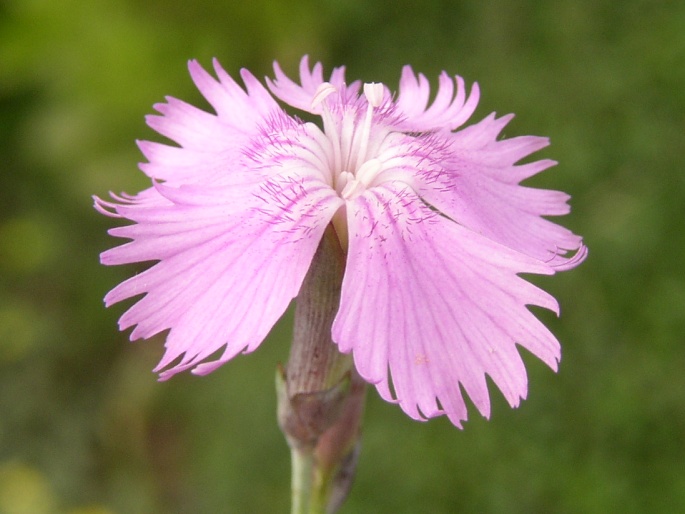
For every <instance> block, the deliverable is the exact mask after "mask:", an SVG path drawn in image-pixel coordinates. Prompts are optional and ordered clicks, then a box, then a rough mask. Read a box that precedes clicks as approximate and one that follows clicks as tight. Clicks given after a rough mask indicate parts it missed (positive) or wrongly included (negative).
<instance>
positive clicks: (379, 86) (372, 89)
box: [364, 82, 383, 107]
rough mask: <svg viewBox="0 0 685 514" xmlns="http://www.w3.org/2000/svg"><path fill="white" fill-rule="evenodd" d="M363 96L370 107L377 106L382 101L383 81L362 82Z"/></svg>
mask: <svg viewBox="0 0 685 514" xmlns="http://www.w3.org/2000/svg"><path fill="white" fill-rule="evenodd" d="M364 96H365V97H366V100H367V101H368V102H369V104H370V105H371V107H378V106H379V105H381V103H383V83H382V82H367V83H366V84H364Z"/></svg>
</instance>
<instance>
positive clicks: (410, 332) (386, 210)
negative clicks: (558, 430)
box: [333, 182, 560, 426]
mask: <svg viewBox="0 0 685 514" xmlns="http://www.w3.org/2000/svg"><path fill="white" fill-rule="evenodd" d="M347 223H348V227H349V251H348V260H347V268H346V271H345V277H344V279H343V285H342V297H341V302H340V310H339V312H338V315H337V317H336V319H335V322H334V324H333V339H334V341H336V342H337V344H338V346H339V348H340V350H341V351H342V352H345V353H347V352H350V351H351V352H352V353H353V356H354V361H355V365H356V367H357V369H358V370H359V372H360V374H361V375H362V377H364V378H365V379H366V380H368V381H369V382H372V383H374V384H376V387H377V388H378V390H379V392H380V394H381V395H382V396H383V398H384V399H386V400H390V401H393V400H394V399H396V400H397V401H398V402H399V404H400V406H401V407H402V409H403V410H404V411H405V412H406V413H407V414H409V415H410V416H411V417H412V418H414V419H426V418H430V417H434V416H438V415H441V414H446V415H447V416H448V417H449V419H450V420H451V421H452V423H454V424H455V425H457V426H461V422H462V421H463V420H465V419H466V417H467V412H466V405H465V403H464V399H463V397H462V393H461V390H460V386H461V387H463V388H464V390H465V391H466V393H467V394H468V395H469V397H470V398H471V400H472V401H473V403H474V404H475V405H476V407H477V408H478V410H479V411H480V412H481V413H482V414H483V415H484V416H486V417H487V416H489V414H490V399H489V394H488V389H487V383H486V380H485V375H486V374H487V375H489V376H490V377H491V378H492V380H493V381H494V382H495V384H497V386H498V387H499V388H500V390H501V391H502V393H503V394H504V396H505V398H506V399H507V401H508V402H509V404H510V405H512V406H516V405H518V403H519V400H520V399H521V398H524V397H525V396H526V392H527V378H526V372H525V368H524V366H523V363H522V361H521V358H520V356H519V354H518V351H517V349H516V344H520V345H522V346H523V347H525V348H527V349H528V350H530V351H531V352H532V353H534V354H535V355H537V356H538V357H539V358H540V359H542V360H543V361H544V362H545V363H546V364H548V365H549V366H550V367H552V368H553V369H556V367H557V361H558V360H559V357H560V350H559V344H558V342H557V340H556V339H555V338H554V336H553V335H552V334H551V333H550V332H549V330H547V328H545V327H544V325H542V323H540V322H539V321H538V320H537V319H536V318H535V316H533V314H532V313H531V312H530V311H529V310H528V309H527V308H526V305H538V306H541V307H544V308H546V309H550V310H552V311H555V312H557V311H558V306H557V303H556V301H555V300H554V298H552V297H551V296H550V295H548V294H547V293H545V292H544V291H542V290H540V289H538V288H537V287H535V286H533V285H531V284H530V283H528V282H526V281H525V280H523V279H522V278H520V277H518V276H517V274H519V273H538V274H551V273H554V270H553V269H552V268H551V267H550V266H547V265H545V264H544V263H542V262H540V261H538V260H536V259H533V258H530V257H528V256H526V255H523V254H521V253H519V252H516V251H514V250H511V249H510V248H507V247H504V246H502V245H500V244H497V243H496V242H494V241H491V240H489V239H487V238H485V237H482V236H481V235H479V234H478V233H477V232H474V231H471V230H468V229H466V228H464V227H463V226H461V225H459V224H457V223H454V222H452V221H451V220H449V219H447V218H445V217H443V216H440V215H438V214H437V213H435V212H434V211H432V210H431V209H429V208H428V207H427V206H426V205H425V204H423V203H422V202H421V200H420V199H419V198H418V196H417V195H416V194H415V193H414V192H413V191H412V190H410V189H409V188H408V187H407V186H404V185H402V184H401V183H399V182H393V183H386V184H384V185H383V186H379V187H375V188H372V189H369V190H367V191H366V192H365V193H364V194H363V195H361V196H359V197H358V198H356V199H355V200H353V201H351V202H348V204H347ZM388 369H389V374H390V377H391V378H390V377H389V376H388ZM390 380H392V385H391V384H390ZM393 389H394V393H393V392H392V390H393Z"/></svg>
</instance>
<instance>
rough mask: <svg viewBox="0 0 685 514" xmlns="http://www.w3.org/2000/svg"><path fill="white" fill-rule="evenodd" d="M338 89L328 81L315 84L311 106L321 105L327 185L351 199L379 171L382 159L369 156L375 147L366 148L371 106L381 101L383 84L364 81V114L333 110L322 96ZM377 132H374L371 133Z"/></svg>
mask: <svg viewBox="0 0 685 514" xmlns="http://www.w3.org/2000/svg"><path fill="white" fill-rule="evenodd" d="M337 92H338V90H337V89H336V88H335V87H334V86H333V85H332V84H330V83H328V82H324V83H323V84H321V85H320V86H319V88H318V89H317V91H316V94H315V95H314V99H313V100H312V107H316V106H318V105H321V106H322V113H321V118H322V120H323V133H324V136H325V137H324V140H325V141H327V143H328V144H327V145H326V146H328V148H325V149H324V148H322V150H323V153H324V154H325V156H326V161H328V167H329V172H330V175H329V177H328V178H329V180H330V184H331V187H333V189H335V191H336V192H337V193H338V195H340V197H341V198H343V199H345V200H352V199H354V198H356V197H357V196H359V195H361V194H362V193H363V192H364V191H366V189H367V188H369V187H371V186H373V185H375V183H374V182H375V180H376V178H377V177H378V175H379V174H380V173H381V171H383V163H382V162H381V161H380V160H379V159H378V158H376V157H374V156H373V154H375V153H376V152H377V148H370V145H369V143H370V141H371V136H372V131H371V124H372V121H373V110H374V109H375V108H377V107H379V106H380V105H381V104H382V102H383V84H381V83H368V84H364V96H365V97H366V100H367V102H368V105H367V110H366V113H365V115H364V116H363V118H362V117H360V116H359V114H358V112H357V111H356V109H355V108H349V109H345V110H343V113H342V119H340V114H339V113H333V112H332V111H331V109H330V108H329V107H328V106H327V105H326V102H324V100H325V99H326V98H327V97H328V96H329V95H331V94H333V93H337ZM375 135H376V136H378V133H377V132H376V134H375Z"/></svg>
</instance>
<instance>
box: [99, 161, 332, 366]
mask: <svg viewBox="0 0 685 514" xmlns="http://www.w3.org/2000/svg"><path fill="white" fill-rule="evenodd" d="M148 191H150V190H148ZM152 191H153V192H154V193H148V194H146V195H145V196H144V197H142V198H141V199H139V200H138V201H135V200H131V201H129V202H127V203H125V204H122V205H117V204H111V206H114V208H115V209H116V211H117V212H118V214H120V215H123V216H125V217H127V218H129V219H132V220H135V221H137V224H135V225H130V226H126V227H120V228H116V229H113V230H112V231H111V232H112V235H115V236H120V237H127V238H131V239H132V241H131V242H129V243H127V244H124V245H122V246H119V247H116V248H113V249H111V250H108V251H107V252H104V253H103V255H102V261H103V263H105V264H122V263H128V262H142V261H148V260H157V261H159V262H157V263H156V264H155V265H154V266H152V267H151V268H149V269H148V270H146V271H144V272H142V273H140V274H138V275H136V276H134V277H132V278H130V279H128V280H126V281H125V282H123V283H122V284H120V285H119V286H117V287H116V288H114V289H113V290H112V291H110V292H109V293H108V294H107V296H106V297H105V302H106V303H107V305H111V304H113V303H116V302H119V301H122V300H125V299H127V298H131V297H134V296H137V295H140V294H145V296H144V297H143V298H142V299H140V300H138V302H137V303H135V304H134V305H133V306H132V307H131V308H130V309H129V310H128V311H127V312H126V313H124V315H123V316H122V317H121V319H120V327H121V329H125V328H128V327H131V326H135V328H134V330H133V332H132V333H131V339H132V340H134V339H138V338H141V337H142V338H148V337H151V336H152V335H154V334H157V333H159V332H162V331H164V330H166V329H170V331H169V334H168V337H167V340H166V345H165V346H166V353H165V355H164V357H163V359H162V361H161V362H160V364H159V366H158V367H157V368H156V371H162V370H164V371H162V372H161V375H160V376H161V378H162V379H166V378H169V377H171V376H172V375H174V374H175V373H178V372H179V371H182V370H184V369H188V368H191V367H195V370H194V372H195V373H198V374H204V373H208V372H209V371H211V370H212V369H215V368H216V367H218V366H219V365H220V364H222V363H224V362H226V361H228V360H229V359H231V358H232V357H233V356H235V355H236V354H238V353H239V352H241V351H244V352H251V351H253V350H254V349H256V348H257V347H258V346H259V344H260V343H261V342H262V340H263V339H264V337H265V336H266V335H267V333H268V332H269V330H270V329H271V327H272V326H273V325H274V323H275V322H276V321H277V320H278V318H279V317H280V316H281V315H282V314H283V312H284V311H285V309H286V308H287V306H288V304H289V303H290V301H291V299H292V298H293V297H294V296H295V295H297V293H298V291H299V288H300V285H301V283H302V280H303V278H304V276H305V274H306V272H307V270H308V268H309V265H310V262H311V259H312V256H313V255H314V252H315V250H316V248H317V246H318V243H319V240H320V239H321V235H322V233H323V231H324V229H325V228H326V226H327V224H328V223H329V221H330V219H331V217H332V216H333V213H334V212H335V211H336V210H337V209H338V208H339V206H340V205H341V203H342V201H341V200H340V199H339V198H338V197H337V196H336V195H335V192H334V191H333V190H332V189H331V188H329V187H328V186H327V185H325V184H324V183H322V182H321V181H320V180H318V179H316V178H314V177H313V176H311V175H310V176H294V175H293V174H292V173H291V174H290V175H288V174H283V175H280V176H277V177H273V178H271V179H270V180H269V181H268V182H267V183H265V184H263V185H261V186H257V187H253V189H252V191H251V192H247V191H243V194H244V200H243V201H242V202H241V203H238V204H236V202H238V200H237V196H236V195H231V194H227V196H226V198H225V199H224V200H223V202H222V200H221V197H222V194H223V193H228V188H226V189H222V190H219V191H217V190H216V189H214V188H212V187H206V188H203V187H200V186H196V187H180V188H171V187H167V186H159V185H158V186H157V187H156V189H154V190H152ZM220 349H223V350H224V351H223V354H221V355H220V356H219V357H218V360H216V361H213V362H211V363H204V364H201V362H202V361H204V360H205V359H207V358H208V357H210V356H211V355H212V354H213V353H215V352H216V351H218V350H220ZM165 368H166V370H165Z"/></svg>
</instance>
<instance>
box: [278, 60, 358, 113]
mask: <svg viewBox="0 0 685 514" xmlns="http://www.w3.org/2000/svg"><path fill="white" fill-rule="evenodd" d="M274 76H275V78H274V80H271V79H270V78H268V77H267V78H266V83H267V85H268V86H269V89H270V90H271V92H272V93H273V94H274V95H275V96H276V97H278V98H280V99H281V100H282V101H284V102H285V103H287V104H288V105H291V106H292V107H295V108H297V109H300V110H303V111H305V112H309V113H312V114H321V106H320V105H318V106H316V107H312V100H313V99H314V95H315V94H316V91H317V89H318V87H319V86H320V85H321V84H323V83H324V82H330V83H331V84H332V85H333V87H335V88H336V89H338V90H339V91H340V92H341V93H343V94H346V95H348V96H350V97H351V96H353V95H354V94H356V92H357V91H358V90H359V86H360V84H359V81H355V82H353V83H352V84H350V85H349V86H348V85H346V84H345V67H344V66H341V67H339V68H333V72H332V73H331V76H330V79H329V80H328V81H326V80H324V76H323V66H322V65H321V63H320V62H317V63H316V64H314V66H313V68H312V70H311V71H310V70H309V56H307V55H305V56H304V57H303V58H302V60H301V61H300V84H301V85H298V84H297V83H296V82H294V81H293V80H291V79H290V78H289V77H288V76H287V75H286V74H285V73H284V72H283V70H282V69H281V67H280V65H279V64H278V63H277V62H274Z"/></svg>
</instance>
